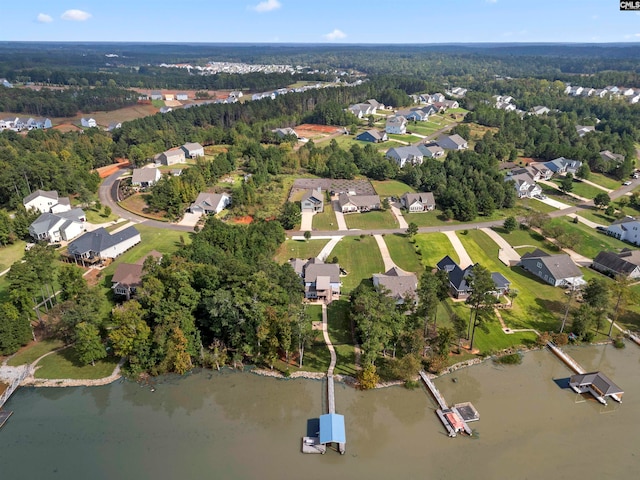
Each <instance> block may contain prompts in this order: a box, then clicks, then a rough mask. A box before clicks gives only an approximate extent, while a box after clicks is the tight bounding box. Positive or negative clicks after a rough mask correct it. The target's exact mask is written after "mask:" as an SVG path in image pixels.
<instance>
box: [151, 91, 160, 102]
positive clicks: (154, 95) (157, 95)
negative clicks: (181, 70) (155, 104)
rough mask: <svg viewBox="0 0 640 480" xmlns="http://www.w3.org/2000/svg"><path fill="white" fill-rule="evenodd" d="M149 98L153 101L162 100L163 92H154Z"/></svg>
mask: <svg viewBox="0 0 640 480" xmlns="http://www.w3.org/2000/svg"><path fill="white" fill-rule="evenodd" d="M149 98H151V100H162V92H161V91H160V90H153V91H152V92H151V95H149Z"/></svg>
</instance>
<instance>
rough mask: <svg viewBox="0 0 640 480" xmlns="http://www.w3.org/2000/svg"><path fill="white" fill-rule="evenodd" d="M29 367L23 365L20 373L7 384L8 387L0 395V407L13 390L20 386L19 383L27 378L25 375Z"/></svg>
mask: <svg viewBox="0 0 640 480" xmlns="http://www.w3.org/2000/svg"><path fill="white" fill-rule="evenodd" d="M30 371H31V370H30V368H29V367H25V368H24V369H23V370H22V372H21V373H20V375H19V376H18V377H17V378H15V379H14V380H13V381H12V382H11V384H10V385H9V387H8V388H7V389H6V390H5V391H4V392H3V393H2V395H0V408H2V406H3V405H4V404H5V403H6V401H7V400H9V397H10V396H11V395H13V392H15V391H16V390H17V389H18V387H19V386H20V383H21V382H22V381H23V380H24V379H25V378H27V376H28V375H29V373H30Z"/></svg>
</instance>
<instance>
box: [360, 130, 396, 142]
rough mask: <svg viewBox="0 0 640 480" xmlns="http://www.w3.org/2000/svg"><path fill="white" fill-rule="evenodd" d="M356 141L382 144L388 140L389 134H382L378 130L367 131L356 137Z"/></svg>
mask: <svg viewBox="0 0 640 480" xmlns="http://www.w3.org/2000/svg"><path fill="white" fill-rule="evenodd" d="M356 140H360V141H362V142H372V143H380V142H386V141H387V140H388V137H387V132H380V131H378V130H367V131H366V132H362V133H360V134H359V135H356Z"/></svg>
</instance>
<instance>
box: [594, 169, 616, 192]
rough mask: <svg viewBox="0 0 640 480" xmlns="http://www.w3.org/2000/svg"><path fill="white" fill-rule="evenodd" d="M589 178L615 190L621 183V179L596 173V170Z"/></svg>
mask: <svg viewBox="0 0 640 480" xmlns="http://www.w3.org/2000/svg"><path fill="white" fill-rule="evenodd" d="M588 180H589V181H590V182H593V183H597V184H598V185H600V186H601V187H604V188H609V189H611V190H615V189H616V188H618V187H620V183H621V182H620V180H617V179H615V178H613V177H609V176H607V175H604V174H602V173H596V172H591V174H590V175H589V178H588Z"/></svg>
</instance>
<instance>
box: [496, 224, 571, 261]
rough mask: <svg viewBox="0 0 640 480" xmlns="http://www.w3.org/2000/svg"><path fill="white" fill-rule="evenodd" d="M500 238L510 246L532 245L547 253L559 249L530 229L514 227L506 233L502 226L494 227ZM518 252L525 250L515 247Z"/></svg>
mask: <svg viewBox="0 0 640 480" xmlns="http://www.w3.org/2000/svg"><path fill="white" fill-rule="evenodd" d="M493 230H495V231H496V232H498V234H500V236H501V237H502V238H504V239H505V240H506V241H507V242H509V245H511V246H512V247H521V246H525V245H532V246H533V247H535V248H539V249H541V250H544V251H545V252H547V253H558V251H559V249H558V247H556V246H555V245H553V244H552V243H550V242H548V241H547V240H545V239H544V237H543V236H542V235H540V234H539V233H538V232H535V231H533V230H530V229H526V230H523V229H520V228H516V229H515V230H514V231H513V232H511V233H507V231H506V230H505V229H504V228H502V227H494V229H493ZM531 250H533V249H531ZM517 251H518V253H520V254H521V255H522V253H523V252H525V251H526V250H524V249H521V248H517Z"/></svg>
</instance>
